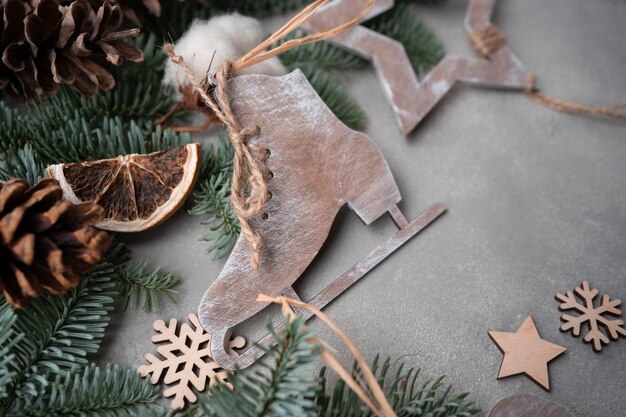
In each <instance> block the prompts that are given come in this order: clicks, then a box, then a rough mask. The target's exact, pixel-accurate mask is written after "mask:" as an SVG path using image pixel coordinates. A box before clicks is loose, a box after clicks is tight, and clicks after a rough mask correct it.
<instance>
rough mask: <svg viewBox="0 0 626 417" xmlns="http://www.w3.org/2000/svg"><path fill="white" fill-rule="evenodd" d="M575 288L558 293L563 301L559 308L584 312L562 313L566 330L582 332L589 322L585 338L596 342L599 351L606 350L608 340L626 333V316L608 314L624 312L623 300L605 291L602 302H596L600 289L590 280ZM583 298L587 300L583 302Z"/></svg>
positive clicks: (594, 347) (564, 329) (615, 338)
mask: <svg viewBox="0 0 626 417" xmlns="http://www.w3.org/2000/svg"><path fill="white" fill-rule="evenodd" d="M574 292H575V293H576V294H574ZM574 292H572V291H568V292H567V293H566V294H565V295H563V294H556V295H555V298H556V300H557V301H560V302H561V304H560V305H559V310H576V311H578V312H579V313H580V315H579V316H570V315H569V314H563V315H562V316H561V320H562V321H563V322H564V323H563V324H562V325H561V327H560V330H561V331H562V332H567V331H570V330H571V331H572V334H573V335H574V336H579V335H580V328H581V327H582V326H583V324H585V323H587V325H588V329H589V331H588V332H587V334H586V335H585V337H583V340H584V341H585V342H587V343H592V346H593V350H594V351H596V352H600V351H602V345H603V344H605V345H606V344H608V343H609V342H610V341H611V339H613V340H617V339H618V338H619V336H626V330H625V329H624V320H621V319H613V320H611V319H610V318H607V317H605V316H606V315H607V314H608V315H613V316H617V317H619V316H621V314H622V313H621V311H620V310H619V309H618V308H617V306H619V305H620V304H621V303H622V302H621V300H619V299H615V300H611V299H610V298H609V296H608V295H606V294H605V295H603V296H602V301H601V302H600V305H598V306H597V307H596V306H594V302H593V301H594V298H596V296H597V295H598V290H597V289H595V288H594V289H591V288H590V287H589V282H587V281H583V283H582V285H581V286H580V287H577V288H576V289H575V290H574ZM576 296H578V298H577V297H576ZM579 298H580V299H582V300H583V301H584V304H581V303H580V301H579ZM609 317H610V316H609ZM601 327H603V328H604V330H605V331H604V332H603V331H602V330H601V329H600V328H601Z"/></svg>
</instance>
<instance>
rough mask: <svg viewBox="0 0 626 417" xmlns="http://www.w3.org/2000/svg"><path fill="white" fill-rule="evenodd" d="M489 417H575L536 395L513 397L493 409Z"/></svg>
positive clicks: (557, 405)
mask: <svg viewBox="0 0 626 417" xmlns="http://www.w3.org/2000/svg"><path fill="white" fill-rule="evenodd" d="M489 417H574V415H573V414H571V413H570V412H569V411H567V410H566V409H565V408H563V407H562V406H560V405H559V404H557V403H553V402H552V401H548V400H544V399H543V398H539V397H536V396H534V395H528V394H523V395H512V396H510V397H507V398H505V399H504V400H502V401H500V402H499V403H498V404H496V406H495V407H493V410H491V413H489Z"/></svg>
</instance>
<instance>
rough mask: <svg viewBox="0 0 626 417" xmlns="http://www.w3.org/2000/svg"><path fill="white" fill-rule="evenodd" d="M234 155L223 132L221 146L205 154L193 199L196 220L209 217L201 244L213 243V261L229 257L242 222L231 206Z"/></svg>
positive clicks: (191, 212) (192, 213) (211, 248)
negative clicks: (206, 230)
mask: <svg viewBox="0 0 626 417" xmlns="http://www.w3.org/2000/svg"><path fill="white" fill-rule="evenodd" d="M234 152H235V151H234V149H233V146H232V144H231V143H230V140H229V139H228V138H227V133H226V132H225V131H222V132H220V136H219V142H218V145H217V146H212V147H211V148H210V149H209V150H207V151H206V152H204V155H203V159H202V169H201V174H200V180H199V181H198V186H197V190H196V192H195V193H194V195H193V200H194V204H193V207H192V208H191V209H190V210H189V214H191V215H193V216H207V215H208V216H209V218H208V219H207V220H204V221H202V224H203V225H205V226H208V227H209V231H208V233H206V234H205V235H204V236H202V237H201V238H200V240H203V241H205V242H211V244H210V245H209V247H208V248H207V253H209V254H211V253H212V254H213V259H220V258H222V257H224V256H225V255H227V254H228V253H230V250H231V249H232V248H233V246H234V245H235V242H236V241H237V237H238V236H239V232H240V228H239V221H238V220H237V216H236V215H235V212H234V210H233V208H232V205H231V203H230V178H231V176H232V172H233V166H232V164H233V156H234Z"/></svg>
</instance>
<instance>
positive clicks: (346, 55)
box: [278, 31, 365, 71]
mask: <svg viewBox="0 0 626 417" xmlns="http://www.w3.org/2000/svg"><path fill="white" fill-rule="evenodd" d="M303 35H304V32H302V31H295V32H293V33H292V34H290V35H289V36H287V37H285V38H284V39H283V40H282V41H281V42H279V43H278V45H280V44H282V43H284V42H287V41H288V40H290V39H294V38H299V37H302V36H303ZM278 57H279V58H280V60H281V62H282V63H283V64H284V65H285V66H286V67H287V68H289V69H290V70H293V69H296V68H308V67H313V68H320V69H325V70H342V71H345V70H351V69H357V68H362V67H363V66H365V60H363V59H362V58H360V57H358V56H356V55H354V54H353V53H350V52H348V51H346V50H345V49H342V48H339V47H337V46H335V45H332V44H331V43H329V42H326V41H321V42H315V43H309V44H306V45H302V46H299V47H297V48H293V49H289V50H287V51H285V52H283V53H282V54H280V55H279V56H278Z"/></svg>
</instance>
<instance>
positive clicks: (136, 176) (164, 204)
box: [48, 143, 201, 232]
mask: <svg viewBox="0 0 626 417" xmlns="http://www.w3.org/2000/svg"><path fill="white" fill-rule="evenodd" d="M200 154H201V148H200V145H199V144H197V143H193V144H189V145H186V146H181V147H180V148H175V149H170V150H167V151H162V152H154V153H151V154H148V155H139V154H132V155H124V156H119V157H117V158H112V159H103V160H100V161H88V162H81V163H74V164H58V165H51V166H49V167H48V176H49V177H51V178H55V179H57V180H58V181H59V183H60V184H61V188H62V189H63V194H64V196H65V198H66V199H67V200H70V201H71V202H73V203H80V202H83V201H92V202H95V203H98V204H100V205H101V206H102V207H104V209H105V212H106V215H105V219H104V220H103V221H102V222H100V223H98V224H97V225H96V227H98V228H100V229H103V230H111V231H116V232H139V231H142V230H146V229H149V228H151V227H153V226H156V225H157V224H159V223H161V222H162V221H164V220H165V219H167V218H168V217H170V216H171V215H172V214H174V212H176V210H178V209H179V208H180V207H181V206H182V205H183V203H184V202H185V199H186V198H187V197H188V196H189V194H190V193H191V191H192V190H193V186H194V184H195V182H196V179H197V178H198V173H199V171H200Z"/></svg>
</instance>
